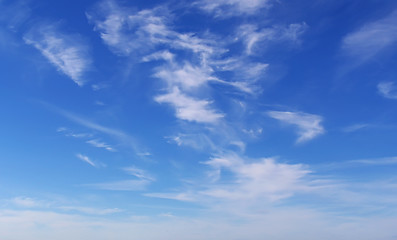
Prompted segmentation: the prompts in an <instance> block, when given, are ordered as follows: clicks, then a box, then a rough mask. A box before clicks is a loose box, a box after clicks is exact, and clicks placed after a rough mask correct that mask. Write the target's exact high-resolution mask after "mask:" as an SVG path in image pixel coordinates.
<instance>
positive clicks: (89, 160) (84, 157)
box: [76, 153, 98, 167]
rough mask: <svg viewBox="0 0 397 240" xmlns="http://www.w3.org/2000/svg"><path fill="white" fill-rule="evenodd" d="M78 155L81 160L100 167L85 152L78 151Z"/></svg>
mask: <svg viewBox="0 0 397 240" xmlns="http://www.w3.org/2000/svg"><path fill="white" fill-rule="evenodd" d="M76 157H77V158H79V159H80V160H81V161H83V162H86V163H88V164H90V165H91V166H93V167H98V166H97V165H96V164H95V163H94V162H93V161H92V160H91V159H90V158H89V157H87V156H85V155H83V154H80V153H78V154H76Z"/></svg>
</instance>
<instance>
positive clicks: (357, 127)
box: [342, 123, 371, 132]
mask: <svg viewBox="0 0 397 240" xmlns="http://www.w3.org/2000/svg"><path fill="white" fill-rule="evenodd" d="M370 126H371V125H370V124H366V123H358V124H353V125H351V126H347V127H345V128H343V129H342V130H343V131H344V132H355V131H358V130H361V129H364V128H368V127H370Z"/></svg>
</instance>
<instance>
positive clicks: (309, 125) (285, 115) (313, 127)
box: [267, 111, 325, 143]
mask: <svg viewBox="0 0 397 240" xmlns="http://www.w3.org/2000/svg"><path fill="white" fill-rule="evenodd" d="M267 114H268V115H269V116H270V117H272V118H274V119H277V120H280V121H281V122H285V123H287V124H291V125H294V126H296V127H297V129H298V134H299V138H298V139H297V140H296V142H297V143H302V142H305V141H309V140H311V139H313V138H315V137H317V136H318V135H320V134H323V133H324V132H325V130H324V127H323V126H322V125H321V122H322V121H323V118H322V117H321V116H318V115H314V114H309V113H302V112H281V111H269V112H267Z"/></svg>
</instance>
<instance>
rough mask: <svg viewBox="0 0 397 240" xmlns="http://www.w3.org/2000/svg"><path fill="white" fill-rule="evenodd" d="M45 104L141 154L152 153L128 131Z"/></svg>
mask: <svg viewBox="0 0 397 240" xmlns="http://www.w3.org/2000/svg"><path fill="white" fill-rule="evenodd" d="M41 103H42V104H43V105H45V106H47V107H48V108H50V109H51V110H53V111H55V112H57V113H58V114H60V115H62V116H64V117H66V118H68V119H69V120H71V121H73V122H75V123H77V124H80V125H82V126H84V127H87V128H90V129H93V130H96V131H99V132H101V133H104V134H107V135H109V136H111V137H114V138H116V139H117V140H119V141H120V142H121V143H123V144H124V145H126V146H127V147H130V148H132V149H133V150H134V151H135V153H136V154H137V155H139V156H148V155H150V153H148V151H146V150H143V148H142V147H141V146H140V145H139V144H138V143H137V141H136V140H135V139H134V138H133V137H132V136H130V135H128V134H127V133H125V132H123V131H121V130H118V129H114V128H109V127H106V126H103V125H100V124H97V123H95V122H93V121H90V120H88V119H85V118H83V117H81V116H78V115H76V114H74V113H71V112H69V111H66V110H63V109H61V108H58V107H56V106H53V105H51V104H48V103H45V102H41Z"/></svg>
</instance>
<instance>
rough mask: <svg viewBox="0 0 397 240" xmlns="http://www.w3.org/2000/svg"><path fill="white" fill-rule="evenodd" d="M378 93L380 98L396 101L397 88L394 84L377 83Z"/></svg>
mask: <svg viewBox="0 0 397 240" xmlns="http://www.w3.org/2000/svg"><path fill="white" fill-rule="evenodd" d="M378 91H379V94H380V95H381V96H382V97H385V98H389V99H397V86H396V84H395V83H394V82H381V83H379V84H378Z"/></svg>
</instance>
